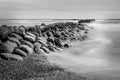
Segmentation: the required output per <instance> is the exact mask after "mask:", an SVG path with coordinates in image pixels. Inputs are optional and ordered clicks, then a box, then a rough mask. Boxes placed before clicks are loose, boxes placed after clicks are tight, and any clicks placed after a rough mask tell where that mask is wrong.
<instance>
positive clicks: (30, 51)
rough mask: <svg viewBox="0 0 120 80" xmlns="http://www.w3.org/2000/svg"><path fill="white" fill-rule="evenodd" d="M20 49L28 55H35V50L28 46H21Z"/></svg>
mask: <svg viewBox="0 0 120 80" xmlns="http://www.w3.org/2000/svg"><path fill="white" fill-rule="evenodd" d="M20 49H21V50H23V51H24V52H25V53H27V54H33V49H32V48H30V47H29V46H27V45H21V46H20Z"/></svg>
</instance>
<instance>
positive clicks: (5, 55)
mask: <svg viewBox="0 0 120 80" xmlns="http://www.w3.org/2000/svg"><path fill="white" fill-rule="evenodd" d="M0 57H1V58H2V59H5V60H18V61H22V60H23V58H22V57H21V56H19V55H16V54H11V53H0Z"/></svg>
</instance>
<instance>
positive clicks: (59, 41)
mask: <svg viewBox="0 0 120 80" xmlns="http://www.w3.org/2000/svg"><path fill="white" fill-rule="evenodd" d="M54 43H55V45H56V46H57V47H60V48H62V46H63V42H62V41H61V40H60V39H59V38H55V39H54Z"/></svg>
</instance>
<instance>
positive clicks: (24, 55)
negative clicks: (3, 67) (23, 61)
mask: <svg viewBox="0 0 120 80" xmlns="http://www.w3.org/2000/svg"><path fill="white" fill-rule="evenodd" d="M12 54H16V55H20V56H22V57H27V53H25V52H24V51H23V50H21V49H19V48H15V49H14V51H13V53H12Z"/></svg>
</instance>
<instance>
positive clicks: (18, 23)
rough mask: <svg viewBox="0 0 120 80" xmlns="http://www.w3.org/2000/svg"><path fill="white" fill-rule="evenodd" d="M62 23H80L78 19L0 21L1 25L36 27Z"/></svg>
mask: <svg viewBox="0 0 120 80" xmlns="http://www.w3.org/2000/svg"><path fill="white" fill-rule="evenodd" d="M59 22H60V23H61V22H75V23H77V22H78V19H0V25H9V26H15V25H16V26H21V25H24V26H27V27H29V26H35V25H41V23H45V24H46V25H48V24H52V23H59Z"/></svg>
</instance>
